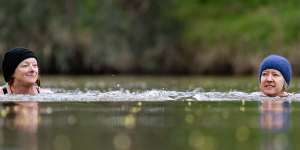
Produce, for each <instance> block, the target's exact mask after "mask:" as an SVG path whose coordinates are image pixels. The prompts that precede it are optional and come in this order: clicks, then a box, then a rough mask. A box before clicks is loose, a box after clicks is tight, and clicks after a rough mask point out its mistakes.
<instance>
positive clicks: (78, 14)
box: [0, 0, 300, 75]
mask: <svg viewBox="0 0 300 150" xmlns="http://www.w3.org/2000/svg"><path fill="white" fill-rule="evenodd" d="M299 8H300V1H298V0H288V1H281V0H163V1H161V0H142V1H141V0H100V1H99V0H84V1H80V0H43V1H40V0H18V1H15V0H12V1H7V0H0V50H1V51H0V53H1V55H2V56H3V53H4V52H5V51H6V50H7V49H9V48H12V47H28V48H31V49H32V50H35V51H36V53H37V55H38V57H39V58H40V64H41V69H42V71H43V73H68V74H70V73H71V74H93V73H147V74H149V73H150V74H165V73H167V74H186V73H191V74H236V75H241V74H249V73H255V72H256V70H257V68H258V65H259V62H260V61H261V59H262V58H263V57H264V56H266V55H268V54H270V53H277V54H281V55H284V56H286V57H288V58H289V60H290V61H291V63H292V65H293V69H294V73H295V74H299V73H300V61H299V59H298V58H299V57H300V51H299V50H297V49H299V44H300V31H299V27H300V11H299Z"/></svg>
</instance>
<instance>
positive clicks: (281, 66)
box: [259, 55, 292, 85]
mask: <svg viewBox="0 0 300 150" xmlns="http://www.w3.org/2000/svg"><path fill="white" fill-rule="evenodd" d="M266 69H275V70H278V71H279V72H280V73H281V74H282V76H283V78H284V80H285V82H286V83H287V84H288V85H290V81H291V78H292V67H291V64H290V63H289V61H288V60H287V59H286V58H284V57H282V56H279V55H269V56H268V57H266V58H265V59H264V60H263V61H262V62H261V64H260V67H259V81H260V77H261V74H262V72H263V71H264V70H266Z"/></svg>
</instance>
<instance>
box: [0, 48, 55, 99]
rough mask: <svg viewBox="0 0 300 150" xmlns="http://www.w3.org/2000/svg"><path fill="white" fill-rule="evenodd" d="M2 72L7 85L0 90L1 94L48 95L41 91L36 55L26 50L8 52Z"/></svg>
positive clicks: (19, 49) (46, 91)
mask: <svg viewBox="0 0 300 150" xmlns="http://www.w3.org/2000/svg"><path fill="white" fill-rule="evenodd" d="M2 72H3V77H4V80H5V82H7V84H6V85H5V86H3V87H2V88H1V89H0V94H31V95H35V94H38V93H48V92H51V91H50V90H46V89H41V88H40V81H39V67H38V60H37V57H36V56H35V55H34V53H33V52H32V51H31V50H29V49H25V48H14V49H10V50H9V51H7V52H6V53H5V55H4V58H3V61H2Z"/></svg>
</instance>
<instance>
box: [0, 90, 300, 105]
mask: <svg viewBox="0 0 300 150" xmlns="http://www.w3.org/2000/svg"><path fill="white" fill-rule="evenodd" d="M53 91H55V93H53V94H39V95H35V96H31V95H2V96H0V101H2V102H6V101H38V102H97V101H109V102H114V101H115V102H118V101H241V100H242V101H259V100H260V99H261V96H260V95H259V93H258V92H253V93H246V92H240V91H230V92H198V91H168V90H155V89H153V90H145V91H130V90H124V89H121V90H113V91H99V90H87V91H81V90H63V89H53ZM292 99H293V100H294V101H300V94H294V95H293V96H292Z"/></svg>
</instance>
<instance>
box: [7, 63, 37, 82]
mask: <svg viewBox="0 0 300 150" xmlns="http://www.w3.org/2000/svg"><path fill="white" fill-rule="evenodd" d="M38 76H39V68H38V64H37V60H36V59H35V58H27V59H25V60H23V61H22V62H21V63H20V64H19V65H18V66H17V68H16V70H15V72H14V74H13V78H14V82H17V83H19V84H23V85H32V84H35V83H36V81H37V79H38Z"/></svg>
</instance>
